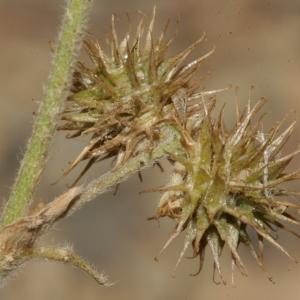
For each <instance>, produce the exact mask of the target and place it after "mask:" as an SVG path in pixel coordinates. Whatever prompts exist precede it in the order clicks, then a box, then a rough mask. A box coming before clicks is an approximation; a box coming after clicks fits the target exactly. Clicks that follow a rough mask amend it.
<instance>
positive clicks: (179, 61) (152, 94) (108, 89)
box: [59, 9, 213, 179]
mask: <svg viewBox="0 0 300 300" xmlns="http://www.w3.org/2000/svg"><path fill="white" fill-rule="evenodd" d="M114 19H115V18H114V16H113V17H112V23H111V34H110V38H109V41H108V42H109V47H110V49H111V55H108V54H106V53H105V52H104V51H103V49H102V48H101V46H100V45H99V43H97V42H92V41H90V40H88V41H86V42H85V46H86V47H85V48H86V50H87V53H88V55H89V57H90V59H91V61H92V66H91V67H88V66H86V65H85V64H83V63H81V62H79V63H78V67H77V70H76V71H75V73H74V80H73V87H72V90H71V95H70V97H69V101H68V102H67V105H66V108H65V111H64V113H63V115H62V120H64V121H65V123H64V124H63V125H62V126H60V128H59V129H61V130H68V131H73V132H74V133H73V134H72V135H70V137H77V136H81V135H83V134H90V135H91V140H90V143H89V144H88V145H87V146H86V147H85V148H84V149H83V150H82V152H81V153H80V155H79V156H78V157H77V159H76V160H75V161H74V162H73V163H72V164H71V166H70V168H69V170H68V171H67V172H66V173H68V172H69V171H70V170H72V169H73V168H74V167H75V166H76V165H77V164H78V163H79V162H81V161H83V160H89V162H88V164H87V166H86V167H85V169H84V170H83V172H82V173H81V175H80V176H79V178H80V177H81V176H82V175H83V174H84V172H86V171H87V169H88V168H89V167H90V166H91V165H93V163H95V162H96V161H100V160H103V159H105V158H108V157H112V156H116V166H118V165H120V164H121V163H123V162H125V161H126V160H127V159H128V158H129V157H131V156H132V155H134V153H136V151H141V150H142V151H149V150H151V148H152V147H153V146H154V143H155V142H156V141H158V140H159V138H160V128H161V126H162V125H163V124H166V123H172V122H174V118H173V117H174V114H175V113H176V114H177V115H178V114H179V115H180V116H181V117H186V116H187V115H188V114H189V112H191V111H193V113H195V112H196V111H197V108H196V107H195V104H192V101H191V100H193V99H195V98H197V97H199V92H197V89H198V88H196V87H192V84H191V83H190V80H191V77H192V76H193V74H194V73H195V72H196V71H197V69H198V68H199V65H200V63H201V62H202V61H203V60H204V59H205V58H207V57H208V56H209V55H210V54H211V53H212V52H213V50H212V51H210V52H209V53H207V54H205V55H204V56H201V57H200V58H198V59H196V60H194V61H193V62H191V63H189V64H186V65H183V63H184V61H185V59H186V58H187V57H188V56H189V54H190V53H191V52H192V51H193V50H194V49H195V48H196V47H197V46H198V45H199V44H200V43H201V41H203V39H204V36H205V35H203V36H202V37H201V38H200V39H199V40H198V41H196V42H195V43H193V44H192V45H191V46H190V47H188V48H187V49H185V50H184V51H182V52H181V53H179V54H178V55H176V56H174V57H171V58H166V57H165V56H166V55H165V54H166V51H167V50H168V48H169V47H170V45H171V42H172V39H166V38H165V33H166V30H167V26H166V28H165V30H164V31H163V32H162V34H161V35H160V37H159V38H157V39H156V38H154V37H153V27H154V20H155V9H154V12H153V18H152V20H151V22H150V25H149V28H148V30H146V32H145V33H144V26H143V19H142V20H141V21H140V23H139V25H138V28H137V32H136V34H135V36H134V37H133V38H130V37H129V34H127V35H126V37H125V38H124V39H123V41H122V42H121V43H119V41H118V36H117V33H116V29H115V20H114ZM143 41H144V42H143ZM145 141H147V143H144V142H145ZM145 148H147V149H145ZM79 178H78V179H79Z"/></svg>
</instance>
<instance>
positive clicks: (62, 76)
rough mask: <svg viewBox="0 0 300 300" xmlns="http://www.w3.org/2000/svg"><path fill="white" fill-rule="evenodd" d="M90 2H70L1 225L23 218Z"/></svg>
mask: <svg viewBox="0 0 300 300" xmlns="http://www.w3.org/2000/svg"><path fill="white" fill-rule="evenodd" d="M90 2H91V1H90V0H69V1H68V4H67V7H66V10H65V16H64V19H63V24H62V28H61V31H60V34H59V40H58V45H57V49H56V52H55V55H54V58H53V65H52V71H51V73H50V77H49V83H48V88H47V90H46V94H45V97H44V99H43V101H42V102H41V104H40V107H39V113H38V115H37V117H36V120H35V124H34V126H33V132H32V136H31V138H30V140H29V143H28V145H27V149H26V153H25V156H24V158H23V161H22V163H21V166H20V169H19V172H18V175H17V178H16V181H15V184H14V187H13V189H12V192H11V195H10V197H9V200H8V202H7V205H6V207H5V209H4V213H3V215H2V225H7V224H10V223H12V222H14V221H15V220H16V219H18V218H19V217H21V216H23V215H24V214H25V213H26V211H27V209H28V206H29V205H30V203H31V199H32V196H33V193H34V191H35V188H36V186H37V183H38V181H39V178H40V176H41V174H42V171H43V169H44V166H45V162H46V159H47V153H48V149H49V146H50V143H51V140H52V137H53V135H54V132H55V128H56V124H57V116H58V114H59V112H60V111H61V108H62V106H63V102H64V99H65V98H66V95H67V90H68V87H69V83H70V79H71V75H72V71H73V66H74V61H75V58H76V55H77V53H78V50H79V48H80V44H81V40H82V33H83V30H84V28H85V24H86V18H87V11H88V7H89V6H90Z"/></svg>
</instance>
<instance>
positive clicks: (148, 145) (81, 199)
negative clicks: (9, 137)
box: [0, 0, 300, 286]
mask: <svg viewBox="0 0 300 300" xmlns="http://www.w3.org/2000/svg"><path fill="white" fill-rule="evenodd" d="M89 6H90V1H83V0H70V1H69V2H68V6H67V8H66V15H65V19H64V22H63V27H62V31H61V33H60V36H59V41H58V45H57V47H56V49H55V50H54V59H53V60H54V63H53V69H52V73H51V75H50V78H49V83H48V89H47V92H46V95H45V98H44V100H43V101H42V102H41V105H40V110H39V113H38V116H37V119H36V122H35V125H34V130H33V135H32V137H31V140H30V141H29V144H28V146H27V151H26V154H25V157H24V160H23V162H22V164H21V167H20V171H19V173H18V177H17V179H16V183H15V186H14V187H13V190H12V195H11V196H10V198H9V200H8V202H7V205H6V207H5V209H4V212H3V214H2V227H1V230H0V279H1V282H2V283H3V282H4V281H5V279H6V278H8V277H9V275H10V274H11V273H13V271H15V270H17V269H18V268H19V267H20V266H21V265H22V264H23V263H25V262H26V261H28V260H30V259H34V258H39V259H48V260H49V259H50V260H55V261H60V262H63V263H70V264H72V265H74V266H76V267H78V268H80V269H82V270H83V271H85V272H86V273H88V274H89V275H90V276H92V277H93V278H94V279H95V280H96V281H97V282H98V283H99V284H101V285H104V286H108V285H110V282H109V281H108V279H107V277H106V276H105V275H104V274H102V273H99V272H98V271H97V270H96V269H95V268H94V267H92V266H91V265H90V264H89V263H88V262H86V261H85V260H84V259H82V258H81V257H80V256H79V255H77V254H76V253H75V252H74V251H73V250H72V249H71V248H70V247H61V248H50V247H47V246H41V245H39V244H38V243H37V241H38V239H39V237H40V236H41V235H43V234H44V233H45V232H47V231H48V230H49V229H50V228H51V227H52V226H53V225H54V224H56V223H57V222H58V221H59V220H61V219H63V218H66V217H68V216H69V215H71V214H72V213H73V212H75V211H76V210H77V209H80V208H81V207H82V206H83V205H84V204H85V203H87V202H89V201H91V200H92V199H94V198H95V197H96V196H98V195H100V194H102V193H104V192H105V191H107V190H109V189H110V188H112V187H113V186H115V185H117V184H119V183H120V182H121V181H124V180H125V179H127V178H128V177H129V176H131V175H132V174H134V173H139V172H140V171H141V170H142V169H143V168H145V167H150V166H153V165H159V163H160V160H161V159H163V158H165V159H167V160H168V161H169V162H170V163H171V168H172V172H171V174H170V179H169V183H168V184H167V185H166V186H161V187H158V188H155V187H153V189H149V190H148V192H149V191H150V192H160V193H162V196H161V198H160V200H159V203H158V207H157V210H156V212H155V213H154V214H152V215H153V217H151V219H159V218H162V217H169V218H171V219H172V220H174V222H175V228H174V231H173V233H172V234H171V236H170V237H169V239H168V240H167V242H166V243H165V245H164V246H163V248H162V250H161V253H162V252H164V251H165V250H166V248H167V247H168V246H169V245H170V244H171V242H172V241H173V240H174V239H175V238H176V237H177V236H179V235H180V234H185V240H184V245H183V249H182V250H181V252H180V255H179V259H178V261H177V264H176V267H177V265H178V264H179V263H180V261H181V260H182V258H183V256H184V255H185V253H186V251H187V250H188V248H189V247H191V249H192V250H193V256H194V257H195V258H197V257H198V258H199V269H198V272H197V273H199V272H200V271H201V269H202V266H203V262H204V253H205V250H206V248H209V249H210V251H211V252H212V257H213V268H214V271H215V270H216V271H217V273H218V274H219V276H220V278H221V280H222V282H223V283H225V279H224V278H223V275H222V272H221V266H220V256H221V254H222V250H223V248H224V246H227V247H228V248H229V250H230V253H231V257H232V267H233V268H234V267H235V266H237V267H238V268H239V269H240V271H241V273H242V274H246V273H247V271H246V267H245V265H244V263H243V260H242V258H241V257H240V254H239V251H238V248H239V246H240V245H241V244H243V245H245V246H246V247H247V248H248V249H249V251H250V253H251V255H252V256H253V257H254V259H255V260H256V262H257V263H258V264H259V266H261V267H263V246H264V242H265V241H267V242H269V243H271V244H273V245H274V246H275V247H276V248H278V249H279V250H281V251H282V252H283V253H284V254H286V255H287V256H288V257H290V258H292V256H291V255H290V254H289V253H288V252H287V250H285V248H284V247H283V246H282V245H281V244H280V242H279V241H278V240H277V237H276V231H277V229H278V228H279V229H283V230H285V231H287V232H289V233H292V234H294V235H296V236H297V237H298V234H297V232H294V231H293V230H292V229H291V228H289V223H290V224H296V225H299V221H298V220H297V219H296V217H295V214H297V213H298V210H299V208H300V205H299V204H298V203H297V201H296V200H294V199H293V200H291V196H298V193H297V192H294V191H290V190H289V189H287V188H286V186H284V183H286V182H288V181H292V180H297V179H299V175H300V171H292V172H288V171H287V169H286V168H287V166H288V165H289V163H290V162H291V160H292V159H293V157H294V156H295V155H297V154H298V153H299V150H297V151H295V152H293V153H291V154H288V155H283V154H282V152H283V147H284V145H285V144H286V142H287V140H288V138H289V137H290V135H291V133H292V131H293V128H294V125H295V123H292V124H291V125H290V126H288V127H287V128H286V129H281V128H282V122H279V123H278V124H276V125H274V127H273V128H272V129H271V130H270V131H269V132H263V130H262V124H261V123H262V120H261V118H259V116H258V113H259V112H260V111H261V109H262V106H263V103H264V101H263V100H261V101H259V102H257V103H256V104H254V105H253V107H252V106H251V103H249V104H248V106H247V107H246V108H245V110H244V111H243V112H242V113H241V112H240V109H239V108H238V109H237V111H238V114H237V120H236V123H235V125H234V126H232V128H231V129H230V130H229V129H228V128H227V126H226V125H225V121H224V117H223V109H221V110H220V112H218V111H217V109H216V94H217V93H220V92H222V91H223V90H222V89H219V90H217V89H216V90H212V91H203V90H201V86H199V84H197V83H196V82H197V81H196V80H193V79H196V76H197V71H198V69H199V67H200V65H201V63H202V62H203V61H204V60H205V59H206V58H208V57H209V56H210V55H211V54H212V53H213V50H211V51H210V52H208V53H205V54H204V55H201V56H200V57H199V58H197V59H195V60H193V61H188V57H189V55H190V54H191V53H192V52H193V51H195V49H197V48H198V47H199V45H200V44H201V42H203V40H204V39H205V35H202V37H201V38H200V39H199V40H197V41H196V42H194V43H193V44H192V45H191V46H190V47H188V48H187V49H185V50H183V51H181V52H180V53H178V54H177V55H174V56H169V55H168V53H167V51H168V48H169V47H170V45H171V43H172V42H173V38H170V39H168V38H167V37H166V36H167V28H168V25H169V23H167V25H166V27H165V29H164V30H163V31H162V33H161V34H160V35H158V37H157V36H156V35H155V33H154V23H155V15H156V9H155V8H154V11H153V16H152V19H151V20H150V22H149V24H148V25H144V24H145V23H146V21H145V19H144V17H143V18H142V19H141V20H140V22H139V23H138V26H137V30H136V32H135V33H134V34H133V35H131V36H130V35H129V33H128V34H126V35H125V37H124V38H123V39H119V36H118V34H117V29H116V25H115V17H114V16H113V17H112V22H111V31H110V35H109V38H108V48H109V51H107V50H106V49H105V47H103V45H101V43H99V42H97V41H95V40H93V39H91V38H85V40H84V43H83V44H84V48H85V52H86V53H87V56H88V57H89V58H90V61H91V62H90V63H83V62H81V61H77V59H76V54H77V53H78V49H79V46H80V44H81V41H82V39H83V29H84V25H85V22H86V15H87V12H88V7H89ZM106 48H107V47H106ZM76 61H77V62H76ZM62 99H65V100H66V101H65V102H62ZM58 119H60V120H59V121H58V122H56V121H55V120H58ZM54 121H55V122H54ZM53 123H54V125H53ZM57 123H58V124H57ZM56 125H58V126H56ZM56 129H58V130H60V131H66V132H67V137H68V138H74V139H75V138H77V137H80V136H89V138H90V139H89V142H88V143H87V145H85V146H84V148H83V149H82V150H81V152H80V153H79V154H78V156H77V157H76V158H75V159H74V160H73V162H72V163H71V164H70V166H68V168H67V170H66V172H65V175H67V174H68V173H69V172H71V171H72V170H73V169H74V168H75V167H77V166H78V165H79V164H80V163H81V162H83V161H86V164H85V166H84V167H83V169H82V171H81V172H80V174H79V176H78V177H77V179H76V180H75V182H74V183H73V186H72V187H71V188H69V189H68V190H67V191H66V192H65V193H64V194H62V195H60V196H58V197H57V198H56V199H54V200H53V201H52V202H49V203H48V204H47V205H44V206H43V207H42V208H38V209H35V210H33V212H32V213H29V212H28V207H29V205H30V204H31V199H33V198H34V197H33V195H34V190H35V188H36V185H37V183H38V180H39V177H40V175H41V173H42V170H43V169H44V165H45V160H46V157H47V150H48V148H49V143H50V141H51V138H52V136H53V134H54V132H55V130H56ZM108 158H113V161H114V163H113V165H112V168H111V170H110V171H108V172H107V173H105V174H99V176H98V178H95V179H93V180H92V181H91V182H89V183H87V184H85V185H78V182H79V180H80V179H81V177H82V176H84V174H85V173H86V172H87V171H88V170H89V168H90V167H91V166H93V165H95V164H96V163H97V162H100V161H103V160H105V159H108ZM250 231H252V233H253V232H255V233H256V236H253V234H252V233H250ZM256 244H257V245H258V246H256ZM256 248H257V249H256ZM161 253H160V254H161ZM292 259H293V258H292Z"/></svg>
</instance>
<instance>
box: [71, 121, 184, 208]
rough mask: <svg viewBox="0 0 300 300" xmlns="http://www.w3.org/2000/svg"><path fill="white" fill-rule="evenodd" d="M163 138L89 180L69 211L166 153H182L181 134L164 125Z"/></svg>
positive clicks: (79, 206) (149, 164)
mask: <svg viewBox="0 0 300 300" xmlns="http://www.w3.org/2000/svg"><path fill="white" fill-rule="evenodd" d="M162 132H163V138H162V139H161V140H162V142H160V143H159V144H158V145H157V146H156V147H155V148H154V149H153V150H152V152H151V154H150V153H147V152H146V153H140V154H139V155H137V156H136V157H133V158H131V159H129V160H128V161H127V162H126V163H125V164H123V165H122V166H121V167H119V168H117V169H116V170H112V171H109V172H107V173H106V174H104V175H102V176H100V177H99V178H97V179H94V180H93V181H91V182H90V183H89V184H88V185H87V186H86V187H85V188H84V192H83V193H82V195H81V197H80V199H79V200H78V202H76V204H75V205H74V207H73V208H72V210H71V211H70V213H73V212H74V211H75V210H78V209H80V208H81V206H82V205H84V204H85V203H87V202H89V201H91V200H93V199H94V198H95V197H97V196H99V195H101V194H103V193H104V192H106V191H107V190H109V189H110V188H111V187H113V186H114V185H116V184H118V183H120V182H121V181H124V180H126V179H127V178H128V177H129V176H130V175H132V174H134V173H136V172H137V171H139V170H141V169H143V168H146V167H149V166H151V165H152V164H153V163H154V162H155V161H156V160H158V159H159V158H161V157H163V156H165V155H166V154H167V153H173V154H174V155H178V156H179V155H182V154H183V150H182V145H181V143H180V139H181V135H180V134H179V132H178V131H177V130H176V129H175V128H174V127H172V126H165V127H164V128H162Z"/></svg>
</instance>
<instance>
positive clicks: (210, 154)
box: [152, 100, 300, 282]
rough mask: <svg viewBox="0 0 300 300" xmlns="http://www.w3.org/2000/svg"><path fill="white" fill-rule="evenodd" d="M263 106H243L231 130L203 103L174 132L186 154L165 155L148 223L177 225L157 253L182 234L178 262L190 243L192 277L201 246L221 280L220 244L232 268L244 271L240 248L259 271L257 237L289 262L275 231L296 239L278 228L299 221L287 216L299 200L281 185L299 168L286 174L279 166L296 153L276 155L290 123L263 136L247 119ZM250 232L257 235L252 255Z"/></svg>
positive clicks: (260, 249) (260, 251)
mask: <svg viewBox="0 0 300 300" xmlns="http://www.w3.org/2000/svg"><path fill="white" fill-rule="evenodd" d="M263 102H264V101H263V100H262V101H260V102H258V103H257V104H256V105H255V106H254V107H253V108H250V105H249V106H248V108H247V109H246V110H245V112H244V113H243V115H242V116H241V117H238V120H237V122H236V124H235V126H234V128H233V129H232V130H231V131H228V130H226V129H225V126H224V122H223V113H222V112H221V113H220V115H219V117H217V118H216V121H214V120H213V117H212V110H213V107H214V105H210V104H209V102H208V103H205V102H203V105H204V110H203V114H202V117H199V118H198V119H197V121H196V122H190V123H189V124H187V125H186V126H185V127H184V126H182V127H181V132H182V146H183V148H184V149H185V156H182V157H177V156H174V155H173V154H171V153H170V154H169V156H170V159H171V160H172V161H173V164H174V172H173V174H172V177H171V178H172V179H171V182H170V183H169V184H168V186H166V187H162V188H159V189H154V191H160V192H163V195H162V198H161V200H160V203H159V206H158V209H157V213H156V216H155V217H154V218H161V217H165V216H168V217H170V218H172V219H174V220H175V221H176V224H177V225H176V227H175V229H174V233H173V234H172V235H171V237H170V238H169V240H168V241H167V243H166V244H165V246H164V247H163V249H162V251H161V252H163V251H164V250H165V249H166V248H167V247H168V245H169V244H170V243H171V242H172V241H173V240H174V239H175V238H176V237H177V236H178V235H179V234H180V233H181V232H183V231H185V232H186V237H185V242H184V248H183V250H182V252H181V254H180V258H179V260H178V263H177V265H178V264H179V262H180V261H181V259H182V257H183V256H184V254H185V252H186V250H187V249H188V248H189V246H190V245H191V246H192V249H193V252H194V256H195V257H199V259H200V267H199V271H198V272H197V274H198V273H199V272H200V271H201V268H202V266H203V262H204V252H205V249H206V247H207V246H208V247H209V248H210V250H211V251H212V255H213V259H214V273H215V270H217V272H218V274H219V275H220V278H221V279H222V280H223V282H224V279H223V277H222V273H221V268H220V261H219V258H220V256H221V253H222V249H223V247H224V245H225V244H226V245H227V246H228V247H229V249H230V252H231V255H232V263H233V266H234V265H237V266H238V267H239V269H240V270H241V272H242V273H243V274H246V268H245V266H244V264H243V261H242V259H241V258H240V255H239V253H238V247H239V245H240V244H244V245H245V246H246V247H247V248H248V249H249V250H250V253H251V254H252V256H253V257H254V258H255V260H256V261H257V263H258V264H259V265H260V266H263V261H262V257H263V242H264V240H266V241H268V242H270V243H271V244H273V245H274V246H275V247H277V248H278V249H280V250H281V251H282V252H283V253H285V254H286V255H287V256H289V257H290V258H291V256H290V255H289V253H288V252H287V251H286V250H285V249H284V248H283V247H282V246H281V245H280V244H279V243H278V242H277V240H276V237H275V235H276V230H277V229H278V228H280V229H284V230H287V231H288V232H290V233H292V234H294V235H296V236H298V234H297V233H295V232H293V231H292V230H291V229H290V228H288V227H286V225H285V224H284V223H291V224H297V225H299V224H300V223H299V221H298V220H296V219H295V218H294V216H293V215H292V213H293V211H294V212H298V210H299V208H300V205H299V203H295V201H291V200H288V199H287V197H289V196H291V195H293V196H295V195H298V194H297V193H295V192H292V191H289V190H287V189H285V188H284V187H282V184H283V183H286V182H288V181H292V180H296V179H299V177H300V171H299V170H298V171H295V172H292V173H288V172H287V171H286V170H285V169H286V167H287V166H288V164H289V163H290V162H291V160H292V159H293V157H294V156H295V155H297V154H298V153H299V151H300V150H297V151H295V152H293V153H291V154H288V155H286V156H282V155H281V154H280V152H281V150H282V148H283V146H284V145H285V143H286V141H287V139H288V138H289V136H290V135H291V132H292V130H293V127H294V125H295V123H292V124H291V125H290V126H289V127H288V128H287V129H286V130H284V131H283V132H282V133H281V134H279V131H280V126H281V123H278V124H276V126H274V128H272V129H271V130H270V131H269V132H268V133H267V134H266V133H263V132H262V131H261V130H260V127H261V120H258V121H257V122H256V121H255V123H254V121H253V118H254V117H255V114H256V113H257V112H258V111H259V110H260V108H261V106H262V104H263ZM222 111H223V110H222ZM152 191H153V190H152ZM250 228H252V230H254V231H255V232H256V234H257V241H258V250H257V249H256V246H255V241H254V240H255V238H253V237H252V238H251V235H250V234H249V229H250ZM298 237H299V236H298Z"/></svg>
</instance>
